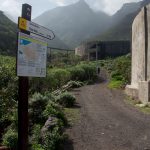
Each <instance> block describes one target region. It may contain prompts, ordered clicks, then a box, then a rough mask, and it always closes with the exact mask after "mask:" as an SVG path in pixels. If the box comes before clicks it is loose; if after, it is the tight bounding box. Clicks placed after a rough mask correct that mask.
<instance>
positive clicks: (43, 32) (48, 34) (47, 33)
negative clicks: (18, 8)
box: [19, 17, 55, 40]
mask: <svg viewBox="0 0 150 150" xmlns="http://www.w3.org/2000/svg"><path fill="white" fill-rule="evenodd" d="M19 28H20V29H22V30H26V31H30V32H31V33H34V34H37V35H39V36H42V37H45V38H47V39H50V40H52V39H54V37H55V35H54V33H53V32H52V31H51V30H49V29H47V28H45V27H43V26H41V25H38V24H37V23H34V22H31V21H28V20H26V19H24V18H21V17H19Z"/></svg>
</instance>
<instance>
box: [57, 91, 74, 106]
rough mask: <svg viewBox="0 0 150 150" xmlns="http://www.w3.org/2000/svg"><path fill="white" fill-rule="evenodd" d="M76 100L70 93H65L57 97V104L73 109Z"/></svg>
mask: <svg viewBox="0 0 150 150" xmlns="http://www.w3.org/2000/svg"><path fill="white" fill-rule="evenodd" d="M75 100H76V99H75V97H74V96H73V95H72V94H71V93H68V92H64V93H62V94H61V95H60V96H58V97H57V102H58V103H59V104H60V105H62V106H64V107H72V106H73V105H74V103H75Z"/></svg>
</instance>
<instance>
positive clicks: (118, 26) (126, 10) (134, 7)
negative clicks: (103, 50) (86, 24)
mask: <svg viewBox="0 0 150 150" xmlns="http://www.w3.org/2000/svg"><path fill="white" fill-rule="evenodd" d="M149 3H150V0H143V1H140V2H138V3H128V4H124V5H123V7H122V8H121V9H120V10H119V11H118V12H117V13H116V14H114V15H113V16H112V17H111V20H112V24H111V26H110V28H109V29H108V30H107V31H106V32H104V33H103V34H99V36H96V37H95V38H91V40H107V41H108V40H131V32H132V22H133V20H134V18H135V17H136V15H137V14H138V12H139V11H140V10H141V8H142V7H143V6H145V5H147V4H149Z"/></svg>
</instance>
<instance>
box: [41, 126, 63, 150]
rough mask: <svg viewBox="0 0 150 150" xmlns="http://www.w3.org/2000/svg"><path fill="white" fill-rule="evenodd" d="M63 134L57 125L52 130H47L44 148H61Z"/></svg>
mask: <svg viewBox="0 0 150 150" xmlns="http://www.w3.org/2000/svg"><path fill="white" fill-rule="evenodd" d="M62 139H63V136H62V135H61V133H60V130H59V128H58V127H55V128H54V129H53V130H52V132H47V134H46V135H45V138H44V143H43V144H42V145H43V148H44V149H45V150H48V149H49V150H57V149H59V145H60V142H61V141H62Z"/></svg>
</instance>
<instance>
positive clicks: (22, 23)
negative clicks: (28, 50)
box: [19, 18, 27, 30]
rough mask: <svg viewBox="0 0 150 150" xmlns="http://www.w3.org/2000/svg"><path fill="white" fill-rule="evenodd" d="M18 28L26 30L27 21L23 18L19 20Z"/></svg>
mask: <svg viewBox="0 0 150 150" xmlns="http://www.w3.org/2000/svg"><path fill="white" fill-rule="evenodd" d="M19 28H20V29H23V30H27V20H26V19H24V18H19Z"/></svg>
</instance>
